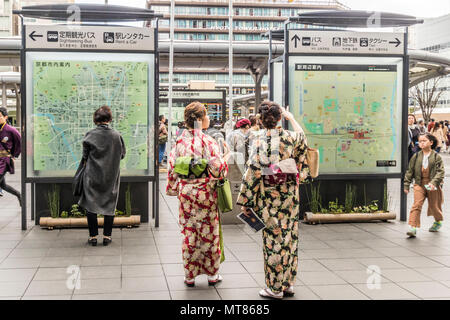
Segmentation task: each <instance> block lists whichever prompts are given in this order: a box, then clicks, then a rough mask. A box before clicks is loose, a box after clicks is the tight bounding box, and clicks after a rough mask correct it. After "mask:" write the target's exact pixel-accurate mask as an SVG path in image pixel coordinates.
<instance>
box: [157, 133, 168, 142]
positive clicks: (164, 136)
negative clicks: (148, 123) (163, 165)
mask: <svg viewBox="0 0 450 320" xmlns="http://www.w3.org/2000/svg"><path fill="white" fill-rule="evenodd" d="M167 138H168V137H167V134H162V135H160V136H159V137H158V143H159V144H164V143H166V142H167Z"/></svg>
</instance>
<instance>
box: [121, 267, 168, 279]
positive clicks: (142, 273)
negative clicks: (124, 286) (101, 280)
mask: <svg viewBox="0 0 450 320" xmlns="http://www.w3.org/2000/svg"><path fill="white" fill-rule="evenodd" d="M122 277H123V278H132V277H134V278H145V277H164V272H163V268H162V266H161V265H157V264H141V265H139V264H138V265H122Z"/></svg>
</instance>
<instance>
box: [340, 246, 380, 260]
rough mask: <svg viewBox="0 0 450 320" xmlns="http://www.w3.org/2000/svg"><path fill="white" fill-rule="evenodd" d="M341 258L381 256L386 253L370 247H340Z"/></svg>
mask: <svg viewBox="0 0 450 320" xmlns="http://www.w3.org/2000/svg"><path fill="white" fill-rule="evenodd" d="M338 251H339V256H340V257H341V258H379V257H383V256H384V255H383V254H381V253H380V252H378V251H375V250H373V249H370V248H364V249H338Z"/></svg>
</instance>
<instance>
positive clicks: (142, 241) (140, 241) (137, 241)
mask: <svg viewBox="0 0 450 320" xmlns="http://www.w3.org/2000/svg"><path fill="white" fill-rule="evenodd" d="M179 243H181V241H179ZM146 245H153V246H154V245H155V240H154V239H153V237H140V238H130V239H128V238H127V239H122V246H123V247H134V246H146Z"/></svg>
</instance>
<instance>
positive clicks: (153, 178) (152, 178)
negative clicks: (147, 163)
mask: <svg viewBox="0 0 450 320" xmlns="http://www.w3.org/2000/svg"><path fill="white" fill-rule="evenodd" d="M20 18H21V26H22V48H21V52H20V63H21V78H22V79H26V53H27V52H80V53H81V52H91V53H92V52H95V53H101V52H108V53H136V54H153V57H154V73H153V81H154V93H153V95H154V96H153V107H154V117H153V122H154V135H153V140H154V141H153V159H154V172H153V174H150V175H148V176H123V177H121V179H120V180H121V182H151V183H152V217H153V218H154V219H155V227H159V166H160V164H159V162H158V154H159V150H158V128H159V119H158V118H159V112H158V111H159V51H158V24H156V27H155V28H154V29H153V37H154V38H153V40H154V50H148V51H142V50H138V51H133V50H96V49H85V50H80V49H77V50H73V51H72V50H67V49H53V48H52V49H37V48H33V49H31V48H27V47H26V36H27V32H26V25H24V21H23V16H21V15H20ZM115 27H120V28H121V29H123V28H127V26H112V25H108V28H111V29H114V28H115ZM129 28H130V29H132V28H134V29H136V27H129ZM150 80H151V79H150ZM21 92H22V95H21V105H22V106H23V107H22V110H21V117H22V123H21V136H22V150H21V153H22V158H21V166H22V171H21V178H22V188H21V194H22V203H23V206H22V230H26V229H27V206H26V204H27V188H26V184H27V183H31V218H32V219H34V215H35V212H34V211H35V210H34V209H35V198H34V195H35V183H37V182H40V183H70V182H71V181H72V180H73V178H71V177H42V178H39V177H28V176H27V157H26V152H27V117H26V115H27V108H26V102H27V96H26V92H27V91H26V81H22V82H21ZM149 102H151V101H150V100H149ZM148 107H149V108H150V105H149V106H148ZM149 121H151V119H149ZM149 156H150V157H151V156H152V152H151V150H149Z"/></svg>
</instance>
